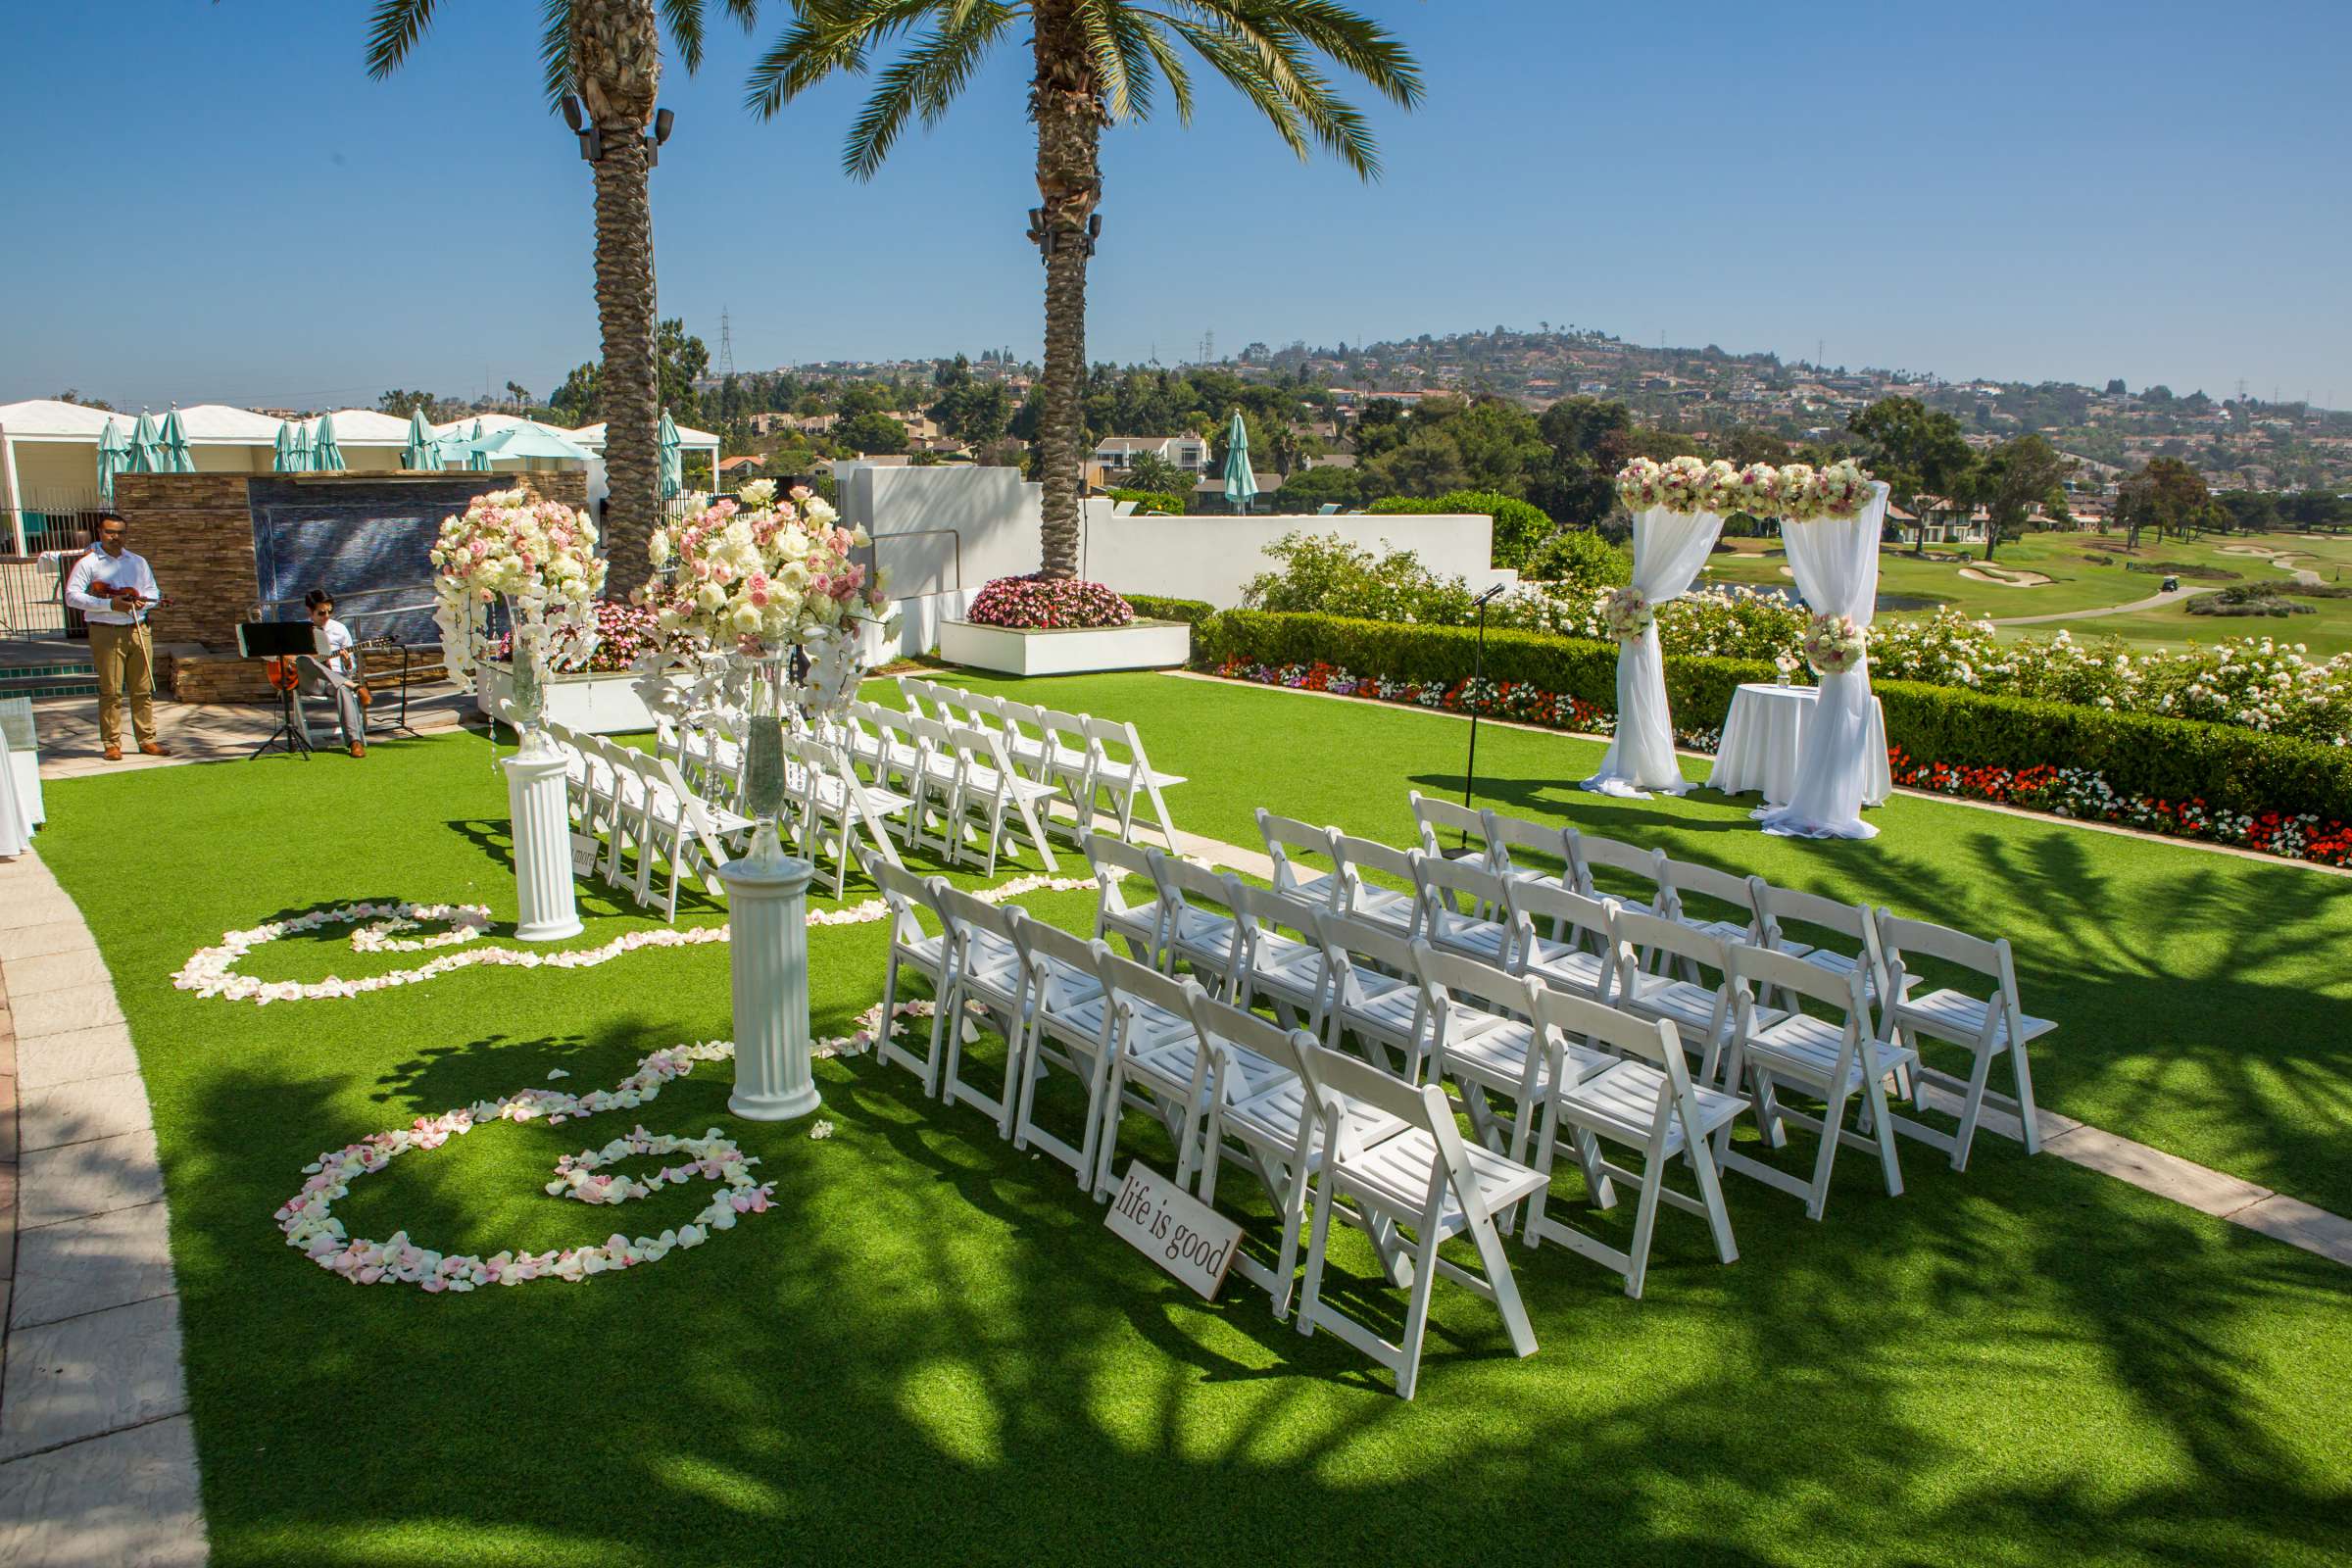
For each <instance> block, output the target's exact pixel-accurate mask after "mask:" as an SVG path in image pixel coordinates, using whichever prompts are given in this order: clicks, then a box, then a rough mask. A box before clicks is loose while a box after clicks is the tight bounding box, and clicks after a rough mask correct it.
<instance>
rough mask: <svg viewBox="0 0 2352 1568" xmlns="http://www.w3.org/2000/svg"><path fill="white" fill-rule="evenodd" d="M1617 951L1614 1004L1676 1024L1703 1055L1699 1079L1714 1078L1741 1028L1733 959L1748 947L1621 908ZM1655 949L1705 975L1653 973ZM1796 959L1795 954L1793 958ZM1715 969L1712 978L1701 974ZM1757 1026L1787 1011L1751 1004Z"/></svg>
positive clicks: (1686, 1043) (1615, 930)
mask: <svg viewBox="0 0 2352 1568" xmlns="http://www.w3.org/2000/svg"><path fill="white" fill-rule="evenodd" d="M1613 933H1614V946H1615V948H1616V951H1617V989H1616V993H1615V997H1614V1000H1613V1002H1612V1004H1611V1005H1614V1006H1616V1007H1619V1008H1622V1009H1623V1010H1624V1011H1627V1012H1630V1013H1632V1014H1634V1015H1635V1016H1636V1017H1638V1018H1650V1019H1663V1020H1665V1021H1666V1022H1669V1023H1671V1024H1673V1025H1674V1027H1675V1032H1676V1034H1677V1035H1678V1036H1679V1038H1680V1039H1681V1041H1682V1043H1683V1049H1684V1050H1686V1051H1691V1052H1696V1053H1697V1054H1698V1056H1699V1070H1698V1076H1699V1081H1700V1082H1702V1083H1713V1082H1715V1081H1716V1079H1717V1073H1718V1070H1719V1069H1720V1068H1721V1066H1722V1064H1723V1059H1724V1055H1725V1054H1726V1053H1727V1052H1729V1051H1730V1050H1731V1048H1732V1041H1733V1037H1734V1036H1735V1035H1736V1034H1737V1033H1738V1020H1737V1018H1736V1016H1735V1014H1736V1012H1737V1008H1736V1006H1735V999H1736V994H1737V991H1738V985H1737V983H1736V982H1735V980H1734V979H1733V971H1732V960H1733V958H1734V957H1736V956H1738V955H1740V954H1741V953H1744V952H1747V951H1748V950H1747V949H1745V948H1740V947H1734V946H1732V945H1731V944H1730V943H1726V942H1720V941H1717V940H1716V939H1715V938H1713V937H1710V936H1701V935H1700V934H1699V933H1698V932H1696V931H1693V930H1691V928H1690V927H1689V926H1685V925H1678V924H1676V923H1675V922H1674V921H1672V920H1661V919H1659V918H1658V917H1656V916H1655V915H1648V914H1636V913H1634V912H1632V911H1631V910H1627V909H1619V910H1618V911H1617V917H1616V920H1615V922H1614V925H1613ZM1644 953H1654V954H1657V955H1660V956H1663V957H1667V958H1671V959H1673V960H1675V962H1676V965H1677V966H1678V967H1680V968H1682V969H1684V970H1686V971H1695V972H1696V973H1698V974H1699V975H1700V976H1701V977H1702V978H1700V979H1697V980H1686V979H1683V978H1680V977H1679V976H1678V975H1677V974H1675V973H1672V972H1668V973H1651V972H1649V971H1647V970H1645V969H1644V968H1643V967H1642V955H1643V954H1644ZM1792 961H1793V960H1792ZM1710 973H1711V974H1713V975H1714V977H1715V979H1714V982H1713V983H1712V984H1710V983H1708V982H1707V981H1706V980H1705V979H1704V978H1703V977H1704V976H1706V975H1707V974H1710ZM1750 1010H1751V1011H1752V1013H1753V1014H1754V1020H1755V1026H1756V1027H1757V1028H1763V1027H1764V1026H1766V1025H1768V1024H1773V1023H1778V1022H1779V1021H1780V1020H1781V1019H1782V1018H1783V1017H1785V1016H1787V1013H1786V1012H1785V1011H1784V1010H1783V1009H1781V1008H1778V1007H1768V1006H1765V1005H1762V1004H1760V1003H1758V1004H1754V1005H1752V1006H1751V1009H1750Z"/></svg>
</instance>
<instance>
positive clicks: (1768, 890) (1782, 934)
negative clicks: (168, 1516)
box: [1751, 877, 1887, 1006]
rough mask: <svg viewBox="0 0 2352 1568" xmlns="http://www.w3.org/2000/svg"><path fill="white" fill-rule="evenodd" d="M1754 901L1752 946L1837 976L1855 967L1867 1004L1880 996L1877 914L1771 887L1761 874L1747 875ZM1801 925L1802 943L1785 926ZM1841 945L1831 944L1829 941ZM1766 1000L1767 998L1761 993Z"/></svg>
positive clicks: (1883, 990)
mask: <svg viewBox="0 0 2352 1568" xmlns="http://www.w3.org/2000/svg"><path fill="white" fill-rule="evenodd" d="M1751 880H1752V882H1753V884H1754V894H1753V896H1754V898H1755V904H1756V917H1757V929H1756V945H1757V946H1758V947H1764V948H1770V949H1771V950H1772V951H1773V952H1775V953H1786V954H1787V955H1789V956H1790V957H1792V958H1802V959H1804V960H1805V962H1807V963H1809V964H1811V965H1813V967H1814V968H1816V969H1821V970H1825V971H1827V972H1828V973H1830V974H1832V975H1835V976H1837V977H1838V978H1840V979H1842V978H1844V977H1845V976H1846V975H1849V974H1853V973H1855V972H1857V971H1859V972H1860V974H1861V976H1862V1000H1863V1001H1864V1002H1867V1003H1869V1004H1870V1005H1873V1006H1877V1005H1879V999H1880V998H1881V997H1884V996H1885V995H1886V994H1887V955H1886V954H1885V953H1884V952H1883V951H1882V950H1881V949H1880V947H1879V917H1878V915H1877V913H1876V912H1875V911H1873V910H1872V908H1871V907H1870V906H1869V905H1867V904H1839V903H1838V901H1837V900H1835V899H1825V898H1823V897H1822V896H1821V895H1820V894H1818V893H1799V892H1797V891H1795V890H1794V889H1792V888H1780V887H1774V886H1773V885H1772V884H1771V883H1769V882H1767V881H1765V880H1764V879H1763V878H1762V877H1755V878H1752V879H1751ZM1791 925H1795V926H1798V927H1801V928H1803V934H1804V935H1805V936H1807V937H1820V938H1823V939H1824V940H1823V941H1821V942H1819V943H1814V942H1809V941H1802V940H1799V938H1798V937H1797V936H1796V935H1794V934H1792V933H1790V931H1789V926H1791ZM1833 938H1834V939H1837V940H1838V942H1839V943H1840V944H1841V945H1840V946H1836V947H1833V946H1832V945H1831V944H1830V940H1829V939H1833ZM1759 1000H1761V1001H1770V1000H1772V999H1771V998H1770V997H1761V998H1759Z"/></svg>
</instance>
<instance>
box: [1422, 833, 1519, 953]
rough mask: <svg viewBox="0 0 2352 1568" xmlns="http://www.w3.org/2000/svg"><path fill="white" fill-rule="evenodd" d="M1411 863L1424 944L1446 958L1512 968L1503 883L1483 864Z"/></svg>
mask: <svg viewBox="0 0 2352 1568" xmlns="http://www.w3.org/2000/svg"><path fill="white" fill-rule="evenodd" d="M1412 863H1413V885H1414V887H1415V888H1416V889H1418V890H1419V893H1420V896H1421V937H1422V939H1423V940H1424V941H1426V942H1428V943H1429V945H1430V946H1431V947H1433V948H1436V949H1437V950H1438V951H1440V952H1441V953H1456V954H1460V955H1461V956H1463V957H1466V958H1476V959H1478V960H1479V961H1480V962H1482V963H1491V964H1493V965H1495V967H1496V968H1498V969H1500V968H1508V967H1509V966H1510V964H1511V959H1512V942H1511V927H1510V922H1509V918H1508V908H1509V897H1508V895H1507V894H1506V893H1505V892H1504V891H1503V882H1502V878H1500V877H1498V876H1496V875H1495V873H1494V872H1492V871H1490V870H1488V869H1487V868H1486V867H1485V866H1484V865H1478V864H1473V863H1472V862H1470V861H1468V860H1448V859H1446V858H1443V857H1442V856H1437V855H1429V854H1422V855H1417V856H1415V857H1414V858H1413V862H1412ZM1489 911H1492V914H1490V912H1489Z"/></svg>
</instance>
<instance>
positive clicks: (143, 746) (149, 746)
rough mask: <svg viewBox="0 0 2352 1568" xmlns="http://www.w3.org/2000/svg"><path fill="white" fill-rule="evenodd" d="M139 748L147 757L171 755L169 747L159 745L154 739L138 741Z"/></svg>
mask: <svg viewBox="0 0 2352 1568" xmlns="http://www.w3.org/2000/svg"><path fill="white" fill-rule="evenodd" d="M139 750H140V751H142V752H144V753H146V754H147V755H148V756H149V757H170V756H171V755H172V748H171V747H169V746H165V745H161V744H159V743H158V742H155V741H141V742H139Z"/></svg>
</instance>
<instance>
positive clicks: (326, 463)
mask: <svg viewBox="0 0 2352 1568" xmlns="http://www.w3.org/2000/svg"><path fill="white" fill-rule="evenodd" d="M311 466H312V467H314V468H319V469H322V470H324V471H325V472H327V473H340V472H342V471H343V451H342V449H341V448H340V447H338V446H336V445H335V417H334V416H333V415H331V414H321V415H320V416H319V427H318V429H317V430H316V431H315V432H314V433H313V434H312V436H311Z"/></svg>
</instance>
